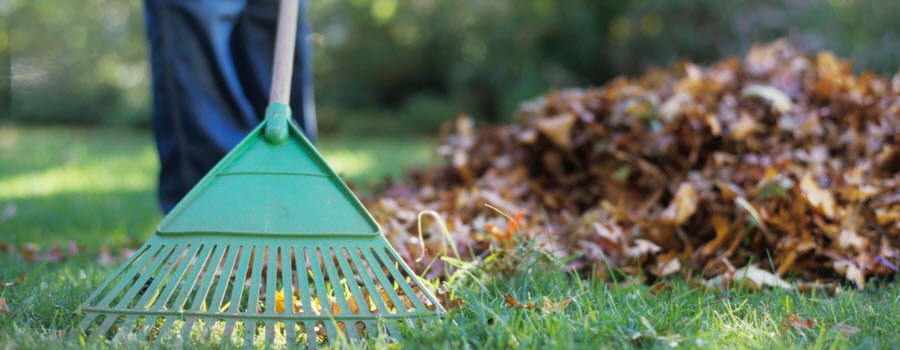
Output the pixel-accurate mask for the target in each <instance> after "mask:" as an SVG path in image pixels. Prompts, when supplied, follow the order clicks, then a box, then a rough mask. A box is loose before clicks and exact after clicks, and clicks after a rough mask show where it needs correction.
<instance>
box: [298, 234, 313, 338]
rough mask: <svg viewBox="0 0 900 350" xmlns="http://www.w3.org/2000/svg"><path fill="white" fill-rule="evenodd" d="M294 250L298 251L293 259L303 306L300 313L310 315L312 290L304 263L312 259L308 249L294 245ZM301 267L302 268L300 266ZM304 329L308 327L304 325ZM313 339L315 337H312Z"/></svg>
mask: <svg viewBox="0 0 900 350" xmlns="http://www.w3.org/2000/svg"><path fill="white" fill-rule="evenodd" d="M294 251H298V252H300V253H298V254H297V256H296V259H294V261H295V263H296V264H297V266H296V271H297V283H299V288H298V289H299V292H300V293H299V294H300V304H301V305H302V306H303V310H301V311H302V312H301V313H302V314H306V315H311V314H313V313H314V312H313V306H312V290H310V288H309V275H308V274H307V273H306V264H305V262H306V261H307V260H312V259H310V258H309V255H308V254H309V250H308V249H307V248H304V247H296V248H294ZM301 256H302V259H301ZM301 266H302V267H303V268H302V269H301V268H300V267H301ZM304 328H305V329H309V328H308V327H306V325H304ZM313 339H315V338H313Z"/></svg>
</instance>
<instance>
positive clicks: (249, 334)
mask: <svg viewBox="0 0 900 350" xmlns="http://www.w3.org/2000/svg"><path fill="white" fill-rule="evenodd" d="M258 327H259V325H258V324H257V323H256V322H244V342H243V343H242V344H241V347H251V346H253V340H254V339H255V338H256V331H257V328H258Z"/></svg>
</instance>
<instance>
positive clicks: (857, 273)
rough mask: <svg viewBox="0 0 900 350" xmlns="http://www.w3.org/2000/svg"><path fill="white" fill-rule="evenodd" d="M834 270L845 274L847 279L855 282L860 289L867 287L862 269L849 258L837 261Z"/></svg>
mask: <svg viewBox="0 0 900 350" xmlns="http://www.w3.org/2000/svg"><path fill="white" fill-rule="evenodd" d="M834 270H835V271H837V272H838V273H840V274H842V275H844V277H845V278H847V280H849V281H851V282H853V284H855V285H856V288H857V289H859V290H865V289H866V277H865V276H864V275H863V272H862V270H860V269H859V267H858V266H856V264H855V263H853V262H852V261H849V260H841V261H836V262H835V263H834Z"/></svg>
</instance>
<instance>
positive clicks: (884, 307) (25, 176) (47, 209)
mask: <svg viewBox="0 0 900 350" xmlns="http://www.w3.org/2000/svg"><path fill="white" fill-rule="evenodd" d="M433 143H434V140H422V139H413V140H407V139H403V140H400V139H393V138H385V137H380V138H379V137H371V138H347V139H328V138H325V139H323V140H322V141H321V143H320V147H321V149H322V152H323V154H324V155H325V157H326V159H328V161H329V162H330V163H331V164H332V165H333V166H334V167H335V168H336V170H338V172H340V173H342V174H344V175H345V176H347V177H348V178H350V179H351V180H352V181H353V182H356V183H357V184H359V185H358V186H359V187H361V190H363V191H364V190H365V187H366V186H367V184H369V183H370V182H372V181H377V180H378V179H379V178H381V177H383V176H385V175H397V174H399V173H400V171H401V169H402V168H403V166H404V165H406V164H423V163H424V162H427V161H429V154H430V153H429V152H430V149H431V147H432V146H433ZM156 171H157V164H156V158H155V151H154V148H153V144H152V139H151V137H150V135H149V134H148V133H145V132H137V131H131V130H118V129H81V128H67V127H53V128H32V127H27V128H25V127H16V126H0V285H3V287H0V297H2V298H3V299H4V300H5V302H6V304H7V307H8V309H9V311H2V310H3V305H2V304H0V348H4V349H15V348H23V349H25V348H83V347H87V348H102V347H117V348H118V347H129V348H133V347H136V348H143V347H150V346H151V345H150V344H147V343H146V342H145V341H142V340H135V339H129V338H123V339H117V340H114V341H108V340H105V339H99V338H97V337H86V336H83V335H82V333H80V332H79V331H78V329H77V326H78V323H79V321H80V318H81V316H80V315H79V314H78V311H79V310H78V309H79V305H80V304H81V302H82V301H83V300H84V299H85V298H87V296H88V294H90V293H91V292H92V291H93V290H94V288H96V287H97V286H98V285H99V284H100V283H101V282H102V281H103V280H104V279H105V278H106V277H107V276H109V275H110V274H111V273H112V272H113V270H114V269H115V268H116V267H117V266H118V264H119V263H121V260H120V259H119V257H118V256H119V254H120V252H123V251H127V250H129V249H135V248H137V247H139V246H140V245H141V244H142V243H143V242H144V241H145V240H146V239H148V238H149V237H150V235H151V234H152V233H153V229H154V227H155V225H156V224H157V223H158V222H159V220H160V219H161V218H162V215H161V214H160V213H159V212H158V209H157V207H156V202H155V197H154V186H155V176H156ZM70 242H72V243H73V247H71V248H70V247H69V243H70ZM27 246H30V247H32V248H25V247H27ZM54 247H57V248H54ZM73 248H77V249H74V250H70V249H73ZM516 249H517V251H516V252H514V253H515V254H509V255H507V256H499V257H497V258H496V259H495V260H493V261H492V262H488V263H481V264H478V265H470V264H466V263H461V264H460V268H461V269H460V270H459V271H458V272H457V274H456V275H455V276H456V277H457V278H456V280H454V281H452V283H451V284H450V288H451V289H452V290H453V291H454V292H455V293H456V296H458V297H459V298H460V300H461V307H460V308H458V309H455V310H452V311H450V313H449V315H448V316H447V317H446V318H445V319H443V320H440V321H432V322H428V323H426V324H424V325H420V326H416V327H401V328H402V331H403V333H404V338H403V340H402V341H401V342H399V343H396V342H391V340H390V339H381V338H374V339H371V340H370V342H369V344H362V345H367V346H374V347H380V346H397V345H400V346H403V347H406V348H416V349H418V348H449V349H457V348H540V349H543V348H559V349H570V348H588V349H594V348H610V347H612V348H633V347H637V348H669V347H688V348H710V349H720V348H726V347H728V348H802V349H806V348H838V349H840V348H900V336H898V335H897V330H898V329H900V297H898V295H900V283H897V282H893V283H889V284H882V285H879V284H875V283H870V285H869V286H868V288H867V289H866V291H864V292H859V291H856V290H853V289H848V288H844V290H843V291H842V292H841V293H839V294H838V295H836V296H829V295H827V294H824V293H799V292H796V291H787V290H773V291H768V292H763V293H759V292H756V293H754V292H745V291H730V292H724V293H713V292H705V291H702V290H700V289H697V288H694V287H691V286H690V285H688V284H687V283H685V282H683V281H677V280H673V281H670V282H669V283H668V284H667V285H666V288H662V289H661V290H657V289H651V288H650V287H647V286H644V285H641V284H635V283H628V282H627V281H619V283H617V284H612V283H607V282H600V281H593V280H591V279H583V278H579V277H577V276H572V275H570V274H567V273H564V272H560V271H561V270H560V269H559V268H558V267H557V266H556V264H558V262H555V261H552V260H551V259H548V258H545V257H543V255H541V254H540V253H538V252H535V251H533V250H530V249H528V248H527V244H524V245H522V246H520V247H518V248H516ZM29 250H36V252H35V253H34V259H33V260H35V262H27V261H26V259H27V258H28V256H27V255H28V254H30V253H29ZM75 250H77V251H75ZM53 260H59V261H53ZM26 274H27V275H26ZM23 275H25V278H24V280H22V281H21V282H20V283H18V284H15V285H14V286H5V283H10V282H13V281H14V280H16V279H17V277H19V276H23ZM511 301H515V304H516V305H512V304H511V303H510V302H511ZM529 302H533V303H534V304H529ZM511 305H512V306H511ZM531 305H533V306H531ZM216 345H217V344H199V345H198V344H185V346H187V347H195V346H196V347H204V348H205V347H216ZM357 345H360V344H357Z"/></svg>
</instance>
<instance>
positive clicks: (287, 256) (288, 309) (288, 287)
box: [272, 247, 294, 337]
mask: <svg viewBox="0 0 900 350" xmlns="http://www.w3.org/2000/svg"><path fill="white" fill-rule="evenodd" d="M293 271H294V269H293V268H292V267H291V248H287V247H282V248H281V289H282V290H281V293H282V295H283V296H284V303H283V304H284V307H283V308H282V313H286V314H293V313H294V274H293ZM273 289H274V288H273ZM273 299H274V298H273ZM272 309H275V308H274V307H273V308H272ZM284 328H285V330H287V329H290V330H291V331H293V330H294V327H293V326H291V327H288V324H287V322H285V326H284ZM285 337H287V331H285Z"/></svg>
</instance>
